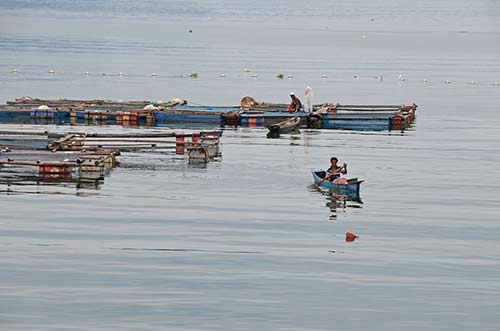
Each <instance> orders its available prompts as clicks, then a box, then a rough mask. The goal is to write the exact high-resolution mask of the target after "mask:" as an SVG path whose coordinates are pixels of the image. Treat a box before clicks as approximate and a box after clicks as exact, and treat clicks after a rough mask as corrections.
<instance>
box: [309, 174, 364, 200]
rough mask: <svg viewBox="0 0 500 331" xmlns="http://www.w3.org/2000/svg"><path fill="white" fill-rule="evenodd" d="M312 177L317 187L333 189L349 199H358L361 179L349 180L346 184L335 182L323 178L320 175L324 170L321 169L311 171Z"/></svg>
mask: <svg viewBox="0 0 500 331" xmlns="http://www.w3.org/2000/svg"><path fill="white" fill-rule="evenodd" d="M311 173H312V176H313V178H314V183H315V184H316V185H318V186H319V187H322V188H325V189H328V190H332V191H335V192H336V193H338V194H343V195H346V196H348V197H349V198H351V199H360V186H361V183H362V182H363V181H362V180H350V181H349V183H348V184H335V183H333V182H330V181H328V180H323V178H322V177H320V175H321V174H324V173H325V171H324V170H322V169H315V170H313V171H311Z"/></svg>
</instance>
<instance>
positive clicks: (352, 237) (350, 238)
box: [345, 232, 359, 242]
mask: <svg viewBox="0 0 500 331" xmlns="http://www.w3.org/2000/svg"><path fill="white" fill-rule="evenodd" d="M357 238H359V236H357V235H355V234H354V233H352V232H346V233H345V241H346V242H353V241H354V240H356V239H357Z"/></svg>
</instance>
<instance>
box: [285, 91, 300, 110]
mask: <svg viewBox="0 0 500 331" xmlns="http://www.w3.org/2000/svg"><path fill="white" fill-rule="evenodd" d="M290 98H292V102H290V104H289V105H288V111H291V112H298V111H300V110H301V109H302V103H301V102H300V100H299V98H297V96H296V95H295V93H293V92H292V93H290Z"/></svg>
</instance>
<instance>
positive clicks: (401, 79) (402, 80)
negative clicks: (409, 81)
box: [398, 74, 406, 82]
mask: <svg viewBox="0 0 500 331" xmlns="http://www.w3.org/2000/svg"><path fill="white" fill-rule="evenodd" d="M398 79H399V81H400V82H404V81H405V80H406V78H404V77H403V75H401V74H400V75H399V77H398Z"/></svg>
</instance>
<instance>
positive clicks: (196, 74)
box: [188, 72, 198, 78]
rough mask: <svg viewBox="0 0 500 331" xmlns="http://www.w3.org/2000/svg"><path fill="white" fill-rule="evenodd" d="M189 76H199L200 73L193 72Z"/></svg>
mask: <svg viewBox="0 0 500 331" xmlns="http://www.w3.org/2000/svg"><path fill="white" fill-rule="evenodd" d="M188 77H189V78H198V73H197V72H193V73H191V74H189V75H188Z"/></svg>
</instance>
